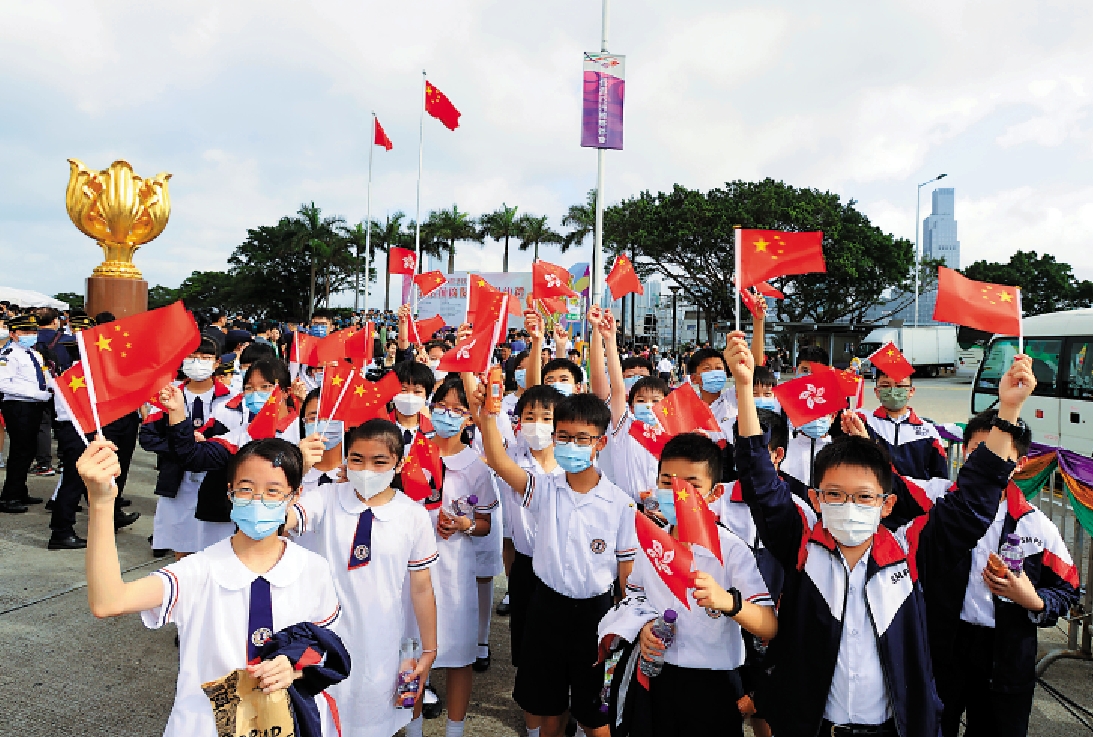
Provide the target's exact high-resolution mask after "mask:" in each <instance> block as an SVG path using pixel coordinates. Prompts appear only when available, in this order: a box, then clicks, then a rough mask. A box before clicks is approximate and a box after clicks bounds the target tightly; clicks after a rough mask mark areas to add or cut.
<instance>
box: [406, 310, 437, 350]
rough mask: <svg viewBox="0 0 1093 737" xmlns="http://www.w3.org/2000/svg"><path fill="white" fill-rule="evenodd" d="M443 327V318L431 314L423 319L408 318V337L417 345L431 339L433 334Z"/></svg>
mask: <svg viewBox="0 0 1093 737" xmlns="http://www.w3.org/2000/svg"><path fill="white" fill-rule="evenodd" d="M442 327H444V318H443V317H441V316H440V315H433V316H432V317H429V318H426V319H424V320H415V319H414V318H412V317H411V318H410V337H411V338H412V339H413V341H414V343H416V344H417V345H424V344H425V343H427V342H428V341H430V340H432V339H433V334H434V333H436V332H437V331H438V330H440V329H441V328H442Z"/></svg>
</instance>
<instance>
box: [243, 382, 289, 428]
mask: <svg viewBox="0 0 1093 737" xmlns="http://www.w3.org/2000/svg"><path fill="white" fill-rule="evenodd" d="M282 414H286V415H287V414H288V407H287V405H286V403H285V395H284V392H282V391H281V385H280V384H277V385H275V386H274V387H273V391H272V392H270V394H269V399H267V400H266V403H265V404H264V405H262V409H260V410H259V411H258V414H256V415H255V416H254V419H253V420H251V421H250V424H249V425H248V426H247V434H248V435H250V438H251V440H264V439H265V438H272V437H275V436H276V435H277V427H278V425H280V424H281V420H282V419H283V418H282Z"/></svg>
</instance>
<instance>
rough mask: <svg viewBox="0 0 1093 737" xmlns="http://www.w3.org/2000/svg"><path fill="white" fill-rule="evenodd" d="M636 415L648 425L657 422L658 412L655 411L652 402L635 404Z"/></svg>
mask: <svg viewBox="0 0 1093 737" xmlns="http://www.w3.org/2000/svg"><path fill="white" fill-rule="evenodd" d="M634 417H636V418H637V419H638V420H639V421H641V422H644V423H645V424H646V425H655V424H657V415H656V412H654V411H653V406H652V405H651V404H645V403H641V404H635V405H634Z"/></svg>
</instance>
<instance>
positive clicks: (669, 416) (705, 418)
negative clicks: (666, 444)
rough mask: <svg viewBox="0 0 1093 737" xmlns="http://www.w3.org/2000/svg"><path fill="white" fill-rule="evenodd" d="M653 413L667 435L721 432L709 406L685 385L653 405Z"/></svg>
mask: <svg viewBox="0 0 1093 737" xmlns="http://www.w3.org/2000/svg"><path fill="white" fill-rule="evenodd" d="M653 411H654V412H655V413H656V415H657V419H658V420H660V424H661V426H662V427H663V428H664V430H665V432H667V433H668V434H669V435H673V436H675V435H679V434H680V433H685V432H696V431H697V430H709V431H710V432H721V426H720V425H718V424H717V419H716V418H715V417H714V416H713V412H712V411H711V410H710V408H709V406H708V405H707V404H706V403H705V402H703V401H702V400H701V399H699V398H698V395H697V394H695V390H694V389H692V388H691V387H689V386H686V385H684V386H681V387H679V388H678V389H676V390H675V391H673V392H672V393H670V394H669V395H668V396H666V397H665V398H664V399H662V400H660V401H659V402H657V403H656V404H654V405H653Z"/></svg>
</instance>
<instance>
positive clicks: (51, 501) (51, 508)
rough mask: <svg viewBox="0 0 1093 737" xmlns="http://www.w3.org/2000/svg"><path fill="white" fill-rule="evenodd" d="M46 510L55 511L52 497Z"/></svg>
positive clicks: (47, 503)
mask: <svg viewBox="0 0 1093 737" xmlns="http://www.w3.org/2000/svg"><path fill="white" fill-rule="evenodd" d="M46 511H47V512H52V511H53V500H52V499H50V500H49V501H48V502H46Z"/></svg>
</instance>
